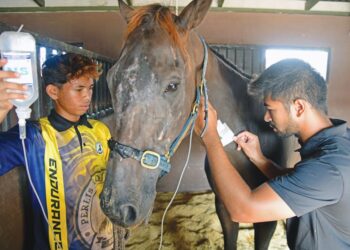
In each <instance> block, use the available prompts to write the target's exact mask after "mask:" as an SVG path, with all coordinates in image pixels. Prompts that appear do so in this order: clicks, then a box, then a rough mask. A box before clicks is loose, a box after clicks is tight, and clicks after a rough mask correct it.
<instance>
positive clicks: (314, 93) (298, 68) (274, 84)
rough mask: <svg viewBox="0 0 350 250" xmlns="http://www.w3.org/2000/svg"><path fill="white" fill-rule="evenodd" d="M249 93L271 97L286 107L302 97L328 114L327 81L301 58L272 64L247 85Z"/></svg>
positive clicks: (262, 97) (261, 96)
mask: <svg viewBox="0 0 350 250" xmlns="http://www.w3.org/2000/svg"><path fill="white" fill-rule="evenodd" d="M248 93H249V94H251V95H254V96H258V97H259V98H261V99H264V98H266V97H268V96H269V97H271V99H273V100H279V101H281V102H282V103H283V104H284V105H285V107H288V106H289V105H290V104H291V103H292V102H293V101H294V100H296V99H303V100H306V101H307V102H309V103H310V104H311V105H312V106H313V107H314V108H316V109H317V110H319V111H321V112H323V113H324V114H327V83H326V81H325V80H324V79H323V77H322V76H321V75H320V74H319V73H318V72H317V71H316V70H315V69H314V68H312V67H311V66H310V64H308V63H306V62H304V61H302V60H299V59H285V60H281V61H279V62H277V63H275V64H273V65H271V66H270V67H269V68H267V69H266V70H265V71H264V72H263V73H262V74H261V75H260V76H259V77H258V78H257V79H255V80H252V81H251V82H250V83H249V84H248Z"/></svg>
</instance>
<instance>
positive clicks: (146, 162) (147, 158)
mask: <svg viewBox="0 0 350 250" xmlns="http://www.w3.org/2000/svg"><path fill="white" fill-rule="evenodd" d="M160 160H161V157H160V155H159V154H158V153H156V152H153V151H149V150H146V151H145V152H143V154H142V156H141V160H140V162H141V166H142V167H144V168H148V169H156V168H158V166H159V164H160Z"/></svg>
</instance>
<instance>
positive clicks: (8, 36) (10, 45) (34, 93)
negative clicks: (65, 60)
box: [0, 31, 38, 107]
mask: <svg viewBox="0 0 350 250" xmlns="http://www.w3.org/2000/svg"><path fill="white" fill-rule="evenodd" d="M0 52H1V58H5V59H7V63H6V64H5V65H4V66H3V70H6V71H15V72H18V73H19V74H20V77H19V78H8V79H6V80H7V81H8V82H15V83H20V84H26V85H27V86H28V89H27V90H26V91H25V92H24V93H25V94H26V95H27V98H26V99H25V100H20V99H16V100H13V101H12V103H13V104H14V105H15V106H16V107H29V106H30V105H31V104H32V103H33V102H34V101H35V100H36V99H37V98H38V76H37V67H36V46H35V39H34V38H33V37H32V36H31V35H30V34H29V33H24V32H14V31H6V32H3V33H2V34H1V35H0Z"/></svg>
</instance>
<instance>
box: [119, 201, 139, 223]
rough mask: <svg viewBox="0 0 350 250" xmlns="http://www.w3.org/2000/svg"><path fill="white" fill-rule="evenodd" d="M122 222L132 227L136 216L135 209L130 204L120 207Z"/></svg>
mask: <svg viewBox="0 0 350 250" xmlns="http://www.w3.org/2000/svg"><path fill="white" fill-rule="evenodd" d="M121 212H122V217H123V218H122V220H123V222H124V223H125V224H126V225H132V224H133V223H134V222H135V221H136V219H137V216H138V211H137V208H136V207H135V206H133V205H131V204H128V205H124V206H122V207H121Z"/></svg>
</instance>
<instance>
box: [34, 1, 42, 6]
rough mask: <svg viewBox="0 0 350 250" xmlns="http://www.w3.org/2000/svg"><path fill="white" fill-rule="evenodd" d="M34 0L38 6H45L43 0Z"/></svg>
mask: <svg viewBox="0 0 350 250" xmlns="http://www.w3.org/2000/svg"><path fill="white" fill-rule="evenodd" d="M34 2H36V4H37V5H39V6H40V7H45V0H34Z"/></svg>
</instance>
